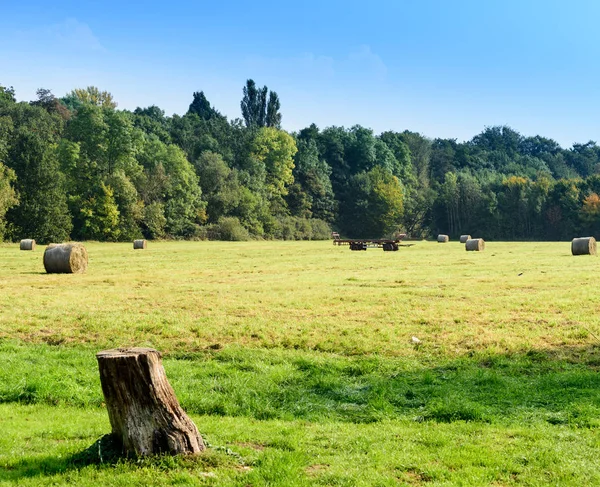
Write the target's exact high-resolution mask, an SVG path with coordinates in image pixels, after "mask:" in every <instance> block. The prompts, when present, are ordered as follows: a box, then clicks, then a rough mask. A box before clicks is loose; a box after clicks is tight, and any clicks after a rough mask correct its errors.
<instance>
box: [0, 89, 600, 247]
mask: <svg viewBox="0 0 600 487" xmlns="http://www.w3.org/2000/svg"><path fill="white" fill-rule="evenodd" d="M240 107H241V115H242V118H241V119H240V118H236V119H233V120H228V119H227V117H225V116H224V115H222V114H221V113H220V112H219V111H218V110H217V109H216V108H215V107H214V106H212V105H211V103H210V102H209V100H208V98H207V96H206V95H205V93H204V92H203V91H196V92H194V93H193V94H192V97H191V103H190V105H189V109H188V111H187V112H186V113H185V114H184V115H173V116H167V115H165V112H164V111H163V110H162V109H161V108H159V107H158V106H156V105H152V106H149V107H138V108H136V109H135V110H134V111H128V110H119V109H117V103H116V101H115V100H114V98H113V96H112V94H111V93H110V92H108V91H103V90H101V89H99V88H97V87H93V86H90V87H87V88H77V89H74V90H72V91H71V92H69V93H67V94H66V95H64V96H62V97H60V98H57V97H56V96H55V95H54V94H53V93H52V92H51V91H50V90H48V89H45V88H40V89H39V90H38V91H37V98H36V99H35V100H32V101H31V102H17V98H16V94H15V90H14V89H13V88H12V87H10V88H9V87H5V86H0V238H2V239H12V240H17V239H20V238H24V237H29V238H36V239H38V240H39V241H40V242H50V241H62V240H68V239H71V238H76V239H97V240H130V239H133V238H138V237H142V236H144V237H147V238H169V237H171V238H227V239H243V238H284V239H291V238H327V237H328V235H329V233H330V230H331V229H334V230H336V231H339V232H341V233H342V234H343V235H345V236H348V237H382V236H389V235H391V234H393V233H395V232H398V231H405V232H407V233H409V234H411V235H412V236H415V237H426V236H431V235H436V234H437V233H447V234H450V235H451V236H458V235H460V234H462V233H470V234H476V235H484V236H485V237H486V238H490V239H571V238H572V237H573V236H574V235H576V234H586V235H595V236H597V237H600V197H599V196H598V195H600V147H599V146H598V145H597V144H596V143H595V142H593V141H587V142H582V143H577V144H574V145H573V146H572V147H570V148H562V147H561V146H560V145H559V144H558V143H557V142H556V141H554V140H552V139H550V138H547V137H544V136H541V135H534V136H524V135H522V134H520V133H519V132H518V131H516V130H515V129H513V128H511V127H507V126H494V127H486V128H484V130H483V131H482V132H481V133H480V134H476V135H475V136H474V137H473V138H472V139H471V140H468V141H465V142H459V141H457V140H455V139H441V138H436V139H431V138H428V137H426V136H424V135H422V134H420V133H417V132H411V131H409V130H404V131H402V132H395V131H392V130H388V131H385V132H383V133H381V134H376V133H374V132H373V130H371V129H369V128H368V127H363V126H361V125H355V126H352V127H349V128H347V127H335V126H333V127H326V128H324V129H323V130H321V129H320V128H319V127H317V126H316V125H315V124H311V125H309V126H308V127H306V128H304V129H302V130H299V131H298V132H297V133H288V132H286V131H285V130H283V129H282V126H281V122H282V116H281V109H282V104H281V101H280V99H279V96H278V95H277V93H276V92H274V91H269V89H268V88H267V87H266V86H263V87H259V86H257V85H256V83H255V82H254V81H253V80H252V79H248V80H247V82H246V84H245V86H243V89H242V99H241V103H240Z"/></svg>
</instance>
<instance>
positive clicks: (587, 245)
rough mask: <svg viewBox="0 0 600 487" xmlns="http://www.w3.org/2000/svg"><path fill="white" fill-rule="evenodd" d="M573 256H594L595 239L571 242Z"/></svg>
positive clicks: (589, 238) (580, 238)
mask: <svg viewBox="0 0 600 487" xmlns="http://www.w3.org/2000/svg"><path fill="white" fill-rule="evenodd" d="M571 253H572V254H573V255H596V239H595V238H594V237H579V238H574V239H573V241H572V242H571Z"/></svg>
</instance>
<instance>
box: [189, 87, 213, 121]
mask: <svg viewBox="0 0 600 487" xmlns="http://www.w3.org/2000/svg"><path fill="white" fill-rule="evenodd" d="M189 113H195V114H196V115H198V116H199V117H200V118H202V119H204V120H210V119H211V118H214V117H218V116H220V114H219V112H217V111H216V110H215V109H214V108H213V107H211V106H210V102H209V101H208V100H207V99H206V96H205V95H204V92H203V91H200V92H198V91H195V92H194V100H193V101H192V103H191V104H190V107H189V109H188V114H189Z"/></svg>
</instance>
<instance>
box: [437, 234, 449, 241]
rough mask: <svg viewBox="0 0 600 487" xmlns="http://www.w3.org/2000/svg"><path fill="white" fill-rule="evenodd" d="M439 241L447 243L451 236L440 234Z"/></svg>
mask: <svg viewBox="0 0 600 487" xmlns="http://www.w3.org/2000/svg"><path fill="white" fill-rule="evenodd" d="M437 241H438V243H446V242H449V241H450V237H449V236H448V235H438V238H437Z"/></svg>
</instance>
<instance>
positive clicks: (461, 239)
mask: <svg viewBox="0 0 600 487" xmlns="http://www.w3.org/2000/svg"><path fill="white" fill-rule="evenodd" d="M467 240H471V235H461V236H460V239H459V240H458V241H459V242H460V243H467Z"/></svg>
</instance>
